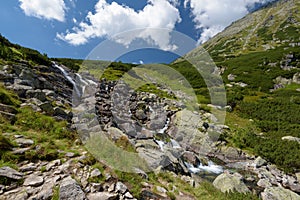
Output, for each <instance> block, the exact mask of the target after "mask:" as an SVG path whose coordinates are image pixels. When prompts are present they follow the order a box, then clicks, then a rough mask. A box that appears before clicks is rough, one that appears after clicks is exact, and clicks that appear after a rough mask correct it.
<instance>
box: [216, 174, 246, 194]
mask: <svg viewBox="0 0 300 200" xmlns="http://www.w3.org/2000/svg"><path fill="white" fill-rule="evenodd" d="M213 185H214V186H215V187H216V188H218V189H219V190H221V191H222V192H224V193H225V192H234V191H237V192H239V193H247V192H250V190H249V189H248V188H247V186H246V185H245V183H244V182H243V181H242V179H241V175H240V174H237V173H235V174H229V173H228V172H225V173H223V174H221V175H219V176H218V177H217V178H216V179H215V180H214V182H213Z"/></svg>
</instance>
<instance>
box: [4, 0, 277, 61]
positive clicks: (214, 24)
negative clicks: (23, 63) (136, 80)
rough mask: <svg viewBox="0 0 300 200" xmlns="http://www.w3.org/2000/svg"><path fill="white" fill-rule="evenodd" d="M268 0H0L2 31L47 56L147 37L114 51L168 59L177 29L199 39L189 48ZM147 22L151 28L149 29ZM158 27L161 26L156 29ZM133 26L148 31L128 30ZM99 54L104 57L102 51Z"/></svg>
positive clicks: (132, 57) (75, 54)
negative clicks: (140, 43) (137, 47)
mask: <svg viewBox="0 0 300 200" xmlns="http://www.w3.org/2000/svg"><path fill="white" fill-rule="evenodd" d="M270 1H272V0H270ZM233 2H234V3H233ZM267 2H269V0H214V1H211V0H182V1H180V0H115V1H113V0H89V1H86V0H9V1H2V2H1V6H0V23H1V26H0V33H1V34H2V35H3V36H4V37H6V38H7V39H9V40H10V41H11V42H13V43H17V44H20V45H22V46H26V47H29V48H33V49H36V50H39V51H40V52H42V53H46V54H47V55H48V56H49V57H69V58H80V59H84V58H86V57H87V56H88V55H89V54H90V52H91V51H92V50H93V49H94V48H95V47H96V46H97V45H99V44H101V42H103V41H105V40H112V41H114V42H116V43H118V44H120V45H123V46H124V47H128V46H130V45H133V44H134V43H136V42H137V41H140V40H144V43H145V42H146V43H151V44H152V46H153V47H154V48H152V49H151V48H145V49H144V50H143V48H142V49H140V50H135V51H132V52H130V51H128V52H127V53H126V55H117V56H115V57H118V60H122V61H124V62H137V63H139V62H144V63H150V62H164V63H168V62H170V61H172V60H174V59H175V58H176V57H177V56H178V55H176V54H174V52H175V49H176V48H180V47H181V46H178V45H177V44H175V42H176V41H175V42H174V41H173V38H172V36H171V35H172V33H173V32H175V31H178V32H180V33H182V34H184V35H186V36H187V37H189V38H190V39H191V40H194V41H195V44H194V46H193V45H190V46H189V47H186V48H185V51H189V50H192V49H193V48H194V47H195V46H196V45H198V44H201V43H203V42H205V41H206V40H207V39H209V38H210V37H212V36H214V35H215V34H217V33H218V32H220V31H222V30H223V29H224V28H225V27H226V26H228V25H230V24H231V23H232V22H233V21H235V20H237V19H240V18H242V17H243V16H245V15H246V14H247V13H249V10H251V9H253V7H254V6H257V5H262V4H265V3H267ZM149 27H150V28H151V30H152V31H151V30H148V29H147V28H149ZM156 29H157V30H160V29H161V30H162V31H153V30H156ZM132 30H144V31H135V32H130V35H128V34H125V33H126V31H132ZM124 32H125V33H124ZM116 35H117V36H118V37H115V36H116ZM177 40H178V38H177ZM179 40H180V39H179ZM180 45H184V44H180ZM146 46H147V45H145V44H144V46H143V47H146ZM103 51H109V50H107V49H103ZM181 53H184V52H183V51H182V52H181ZM185 53H186V52H185ZM111 54H114V52H113V51H112V52H111ZM99 59H106V58H105V57H101V55H100V56H99Z"/></svg>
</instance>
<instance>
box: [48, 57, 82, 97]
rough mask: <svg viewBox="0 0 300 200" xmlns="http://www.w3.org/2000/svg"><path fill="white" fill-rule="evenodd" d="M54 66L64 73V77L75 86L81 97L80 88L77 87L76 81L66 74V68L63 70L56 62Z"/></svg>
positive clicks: (77, 93)
mask: <svg viewBox="0 0 300 200" xmlns="http://www.w3.org/2000/svg"><path fill="white" fill-rule="evenodd" d="M53 66H54V67H56V68H57V69H59V70H60V71H61V72H62V74H63V75H64V77H65V78H66V79H67V80H68V81H69V82H70V83H71V84H72V85H73V87H74V90H75V92H76V95H77V96H80V91H79V89H78V86H77V85H76V83H75V81H74V80H73V79H72V78H71V76H70V75H69V74H68V73H67V72H66V70H65V69H64V68H62V67H61V66H59V65H58V64H56V63H55V62H53Z"/></svg>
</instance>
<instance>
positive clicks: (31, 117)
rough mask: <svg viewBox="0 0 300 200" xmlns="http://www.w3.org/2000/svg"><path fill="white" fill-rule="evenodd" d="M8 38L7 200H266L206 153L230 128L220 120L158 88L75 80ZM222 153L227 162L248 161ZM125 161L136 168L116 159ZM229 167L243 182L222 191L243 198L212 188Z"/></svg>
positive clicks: (3, 166)
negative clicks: (203, 147)
mask: <svg viewBox="0 0 300 200" xmlns="http://www.w3.org/2000/svg"><path fill="white" fill-rule="evenodd" d="M3 41H5V42H3V43H1V48H2V49H6V50H7V49H8V51H7V52H10V53H8V54H6V56H3V58H1V60H0V62H1V66H0V80H1V86H0V96H1V102H0V120H1V125H0V133H1V135H0V143H1V147H0V157H1V162H0V199H199V198H204V199H211V198H213V199H234V198H240V197H242V198H246V199H253V198H256V197H255V195H253V194H252V193H251V192H250V189H248V187H249V188H252V186H250V184H249V186H246V185H245V183H244V182H243V181H242V178H241V177H238V176H239V173H236V174H234V175H232V173H233V171H232V169H233V168H232V167H230V166H228V167H227V166H225V164H224V166H221V165H217V164H215V163H213V162H212V161H211V158H209V157H208V156H207V155H202V154H201V148H198V147H199V145H200V143H199V142H209V143H211V144H212V143H214V144H213V145H212V146H213V147H214V146H216V145H217V144H218V143H219V142H218V141H213V140H212V139H211V136H210V133H212V132H215V131H217V132H219V133H221V132H222V131H223V130H224V129H226V128H227V127H226V126H219V125H217V124H216V125H214V122H213V121H212V120H211V119H216V118H215V117H213V116H212V114H210V113H208V112H192V111H189V110H188V109H187V108H186V107H185V106H184V105H183V104H182V102H180V101H178V100H176V99H175V98H174V95H172V93H171V91H169V92H166V91H163V90H162V88H159V86H158V85H157V86H156V85H155V83H153V84H150V85H148V86H147V85H146V87H145V88H140V89H138V90H136V92H133V93H131V92H132V91H131V92H130V93H129V92H128V91H127V89H126V88H128V87H129V85H127V84H126V83H122V82H118V81H116V80H115V81H110V80H105V79H101V81H100V80H99V79H96V78H94V77H93V76H92V75H90V74H89V73H86V72H82V73H75V71H72V70H70V69H69V68H68V67H66V66H64V65H62V64H59V63H58V62H55V61H53V60H50V59H49V58H47V56H46V55H41V54H39V53H38V52H36V51H34V50H28V51H29V52H34V55H35V56H33V57H30V59H29V58H28V57H27V56H26V55H27V53H26V52H27V50H26V51H23V50H24V49H23V47H19V46H15V45H13V44H10V43H8V41H7V40H6V39H3ZM39 58H43V59H42V61H41V60H40V59H39ZM45 61H46V62H45ZM56 61H60V62H66V61H68V60H56ZM74 62H78V61H74ZM124 65H125V64H124ZM125 66H127V65H125ZM131 67H132V66H130V68H131ZM70 68H71V67H70ZM112 68H114V67H113V66H112ZM119 68H120V67H117V68H114V69H113V70H115V71H117V70H118V69H119ZM111 70H112V69H111ZM115 71H114V72H115ZM107 74H110V75H111V73H107ZM137 76H138V75H137V74H136V76H135V78H137ZM113 77H114V76H113ZM93 91H94V93H93ZM128 94H132V96H130V98H129V99H130V100H129V101H123V100H125V99H122V98H126V97H128V96H126V95H128ZM78 97H80V98H78ZM112 103H114V107H111V106H112ZM90 111H94V112H92V113H90ZM182 117H185V118H184V120H181V118H182ZM178 123H180V124H181V125H180V126H178V127H181V128H180V129H177V128H176V124H178ZM190 123H192V124H193V125H191V124H190ZM195 131H196V132H195ZM194 133H197V137H198V138H199V139H200V138H202V140H200V141H198V140H195V137H194V136H195V134H194ZM184 134H187V136H188V137H184V138H183V135H184ZM180 138H181V139H180ZM103 139H104V141H105V143H103ZM187 140H189V141H187ZM109 142H110V143H112V144H113V147H115V148H114V149H111V146H105V145H106V144H107V143H109ZM116 149H117V150H116ZM213 149H214V152H215V155H212V157H217V155H219V156H220V159H223V160H225V159H228V160H227V161H226V163H229V162H237V160H239V159H245V158H246V157H245V155H243V157H240V154H239V153H238V152H237V150H234V149H233V154H232V156H229V154H228V156H225V157H224V156H222V155H223V153H222V152H223V150H221V151H219V150H217V148H213ZM120 150H121V151H120ZM105 152H106V153H105ZM119 152H120V154H118V153H119ZM126 152H127V153H134V157H133V159H134V160H130V159H128V158H130V157H128V156H127V157H126V155H127V154H126ZM107 153H108V154H107ZM116 153H117V155H118V156H117V157H116ZM123 154H124V157H123ZM107 155H111V156H114V157H111V158H112V159H110V160H109V159H107ZM104 156H106V157H104ZM230 159H233V160H232V161H229V160H230ZM249 159H250V160H249V162H253V161H254V160H253V159H254V157H252V156H249ZM120 160H121V161H122V162H121V165H122V166H123V165H124V164H126V163H128V164H129V166H134V168H133V167H130V168H126V169H124V168H116V166H115V165H113V164H114V163H109V162H107V161H113V162H115V161H120ZM137 160H138V161H139V162H140V163H142V165H141V164H140V165H137V163H136V162H133V161H137ZM143 166H145V168H143ZM137 167H138V168H137ZM128 169H130V170H128ZM226 169H228V170H229V169H230V171H228V172H226V173H225V174H226V175H225V177H223V178H225V179H226V178H228V177H227V176H229V178H230V177H231V176H237V177H238V178H236V179H237V180H236V181H237V185H236V186H234V188H231V187H229V188H225V189H224V190H222V191H223V192H224V191H229V190H233V191H234V190H235V189H236V190H238V191H239V192H242V193H241V194H240V193H229V194H225V193H223V192H222V191H219V190H218V189H216V188H214V186H213V185H212V183H210V182H208V181H207V180H210V181H212V180H214V178H215V177H216V176H218V174H221V173H222V172H223V171H224V170H226ZM132 170H134V171H132ZM201 174H202V175H204V178H203V177H201V176H200V175H201ZM205 174H206V175H205ZM206 177H207V178H206ZM223 178H222V179H223ZM222 179H221V180H222ZM216 184H217V183H216ZM240 188H241V189H240ZM244 193H245V194H244Z"/></svg>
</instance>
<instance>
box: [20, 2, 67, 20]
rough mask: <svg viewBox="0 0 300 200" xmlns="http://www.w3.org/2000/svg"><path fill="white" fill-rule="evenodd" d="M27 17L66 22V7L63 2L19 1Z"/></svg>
mask: <svg viewBox="0 0 300 200" xmlns="http://www.w3.org/2000/svg"><path fill="white" fill-rule="evenodd" d="M19 2H20V3H21V4H20V7H21V9H22V10H23V11H24V13H25V15H27V16H33V17H37V18H44V19H48V20H52V19H54V20H58V21H61V22H63V21H64V20H65V10H66V5H65V3H64V1H63V0H19Z"/></svg>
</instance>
